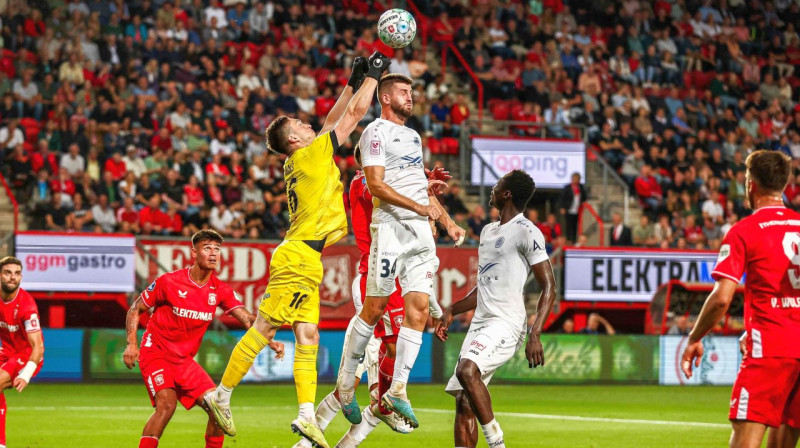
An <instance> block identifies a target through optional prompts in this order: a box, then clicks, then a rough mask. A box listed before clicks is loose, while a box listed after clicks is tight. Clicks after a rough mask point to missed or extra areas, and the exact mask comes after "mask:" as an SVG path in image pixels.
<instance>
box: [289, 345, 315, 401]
mask: <svg viewBox="0 0 800 448" xmlns="http://www.w3.org/2000/svg"><path fill="white" fill-rule="evenodd" d="M317 350H319V345H301V344H297V345H295V346H294V384H295V387H296V388H297V402H298V403H300V404H302V403H314V401H315V399H316V396H317Z"/></svg>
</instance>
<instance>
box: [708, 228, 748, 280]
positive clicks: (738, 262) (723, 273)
mask: <svg viewBox="0 0 800 448" xmlns="http://www.w3.org/2000/svg"><path fill="white" fill-rule="evenodd" d="M740 228H741V226H738V225H734V226H733V227H731V229H730V230H729V231H728V234H727V235H725V239H723V240H722V246H720V248H719V256H718V257H717V265H716V266H714V271H712V272H711V277H712V278H714V280H721V279H723V278H727V279H728V280H733V281H734V282H736V283H739V280H740V279H741V278H742V275H743V274H744V266H745V262H746V258H747V257H746V255H747V248H746V246H745V243H744V238H743V237H742V235H741V232H740V230H739V229H740Z"/></svg>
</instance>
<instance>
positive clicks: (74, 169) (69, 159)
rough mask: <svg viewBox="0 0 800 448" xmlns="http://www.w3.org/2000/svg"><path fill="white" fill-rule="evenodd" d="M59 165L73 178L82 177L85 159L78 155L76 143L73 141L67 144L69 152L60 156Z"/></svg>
mask: <svg viewBox="0 0 800 448" xmlns="http://www.w3.org/2000/svg"><path fill="white" fill-rule="evenodd" d="M59 165H60V166H61V168H62V169H64V170H66V172H67V174H69V175H70V177H72V178H73V179H77V178H79V177H83V172H84V171H85V170H86V160H85V159H84V158H83V156H82V155H80V148H79V147H78V145H76V144H74V143H73V144H72V145H70V146H69V152H68V153H67V154H65V155H64V156H63V157H61V162H60V163H59Z"/></svg>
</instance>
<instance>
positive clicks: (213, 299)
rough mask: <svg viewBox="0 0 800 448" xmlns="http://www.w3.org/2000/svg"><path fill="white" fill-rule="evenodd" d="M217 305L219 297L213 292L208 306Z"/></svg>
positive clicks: (209, 296) (209, 297)
mask: <svg viewBox="0 0 800 448" xmlns="http://www.w3.org/2000/svg"><path fill="white" fill-rule="evenodd" d="M216 304H217V295H216V294H214V293H213V292H212V293H210V294H209V295H208V306H214V305H216Z"/></svg>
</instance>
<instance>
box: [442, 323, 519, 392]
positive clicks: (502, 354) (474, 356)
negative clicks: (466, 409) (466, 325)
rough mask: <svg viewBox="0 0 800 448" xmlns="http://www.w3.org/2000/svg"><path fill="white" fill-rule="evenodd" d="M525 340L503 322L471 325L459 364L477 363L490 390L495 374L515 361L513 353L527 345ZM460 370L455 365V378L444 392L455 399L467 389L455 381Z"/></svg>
mask: <svg viewBox="0 0 800 448" xmlns="http://www.w3.org/2000/svg"><path fill="white" fill-rule="evenodd" d="M522 336H523V335H522V334H521V333H520V332H519V331H513V330H511V329H510V328H509V327H508V326H507V325H506V324H503V323H500V322H483V323H481V324H478V325H475V324H472V325H471V326H470V329H469V332H467V336H466V337H465V338H464V343H463V344H462V345H461V354H460V355H458V361H459V362H461V360H462V359H469V360H470V361H472V362H474V363H475V364H476V365H477V366H478V369H479V370H480V371H481V380H482V381H483V384H486V385H487V386H488V385H489V381H490V380H491V379H492V375H494V372H495V371H496V370H497V369H498V368H500V366H502V365H503V364H505V363H507V362H508V361H509V360H510V359H511V358H513V357H514V353H516V352H517V350H519V348H520V347H522V344H523V343H524V342H525V338H524V337H522ZM457 369H458V363H456V368H455V369H454V371H453V376H452V377H451V378H450V381H448V382H447V387H445V389H444V390H445V391H446V392H447V393H449V394H452V395H456V393H457V392H458V391H460V390H463V389H464V388H463V387H461V383H459V382H458V378H456V373H455V370H457Z"/></svg>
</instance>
